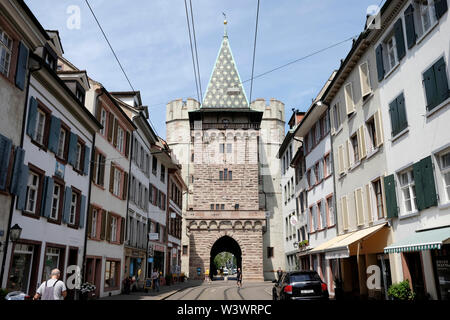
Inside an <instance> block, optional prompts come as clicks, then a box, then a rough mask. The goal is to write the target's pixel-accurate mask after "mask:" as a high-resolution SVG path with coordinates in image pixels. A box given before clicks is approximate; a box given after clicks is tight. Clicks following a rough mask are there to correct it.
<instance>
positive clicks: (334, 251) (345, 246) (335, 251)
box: [325, 223, 386, 259]
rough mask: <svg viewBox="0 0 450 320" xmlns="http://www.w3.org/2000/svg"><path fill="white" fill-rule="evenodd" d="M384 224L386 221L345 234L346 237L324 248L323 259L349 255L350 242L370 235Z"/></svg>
mask: <svg viewBox="0 0 450 320" xmlns="http://www.w3.org/2000/svg"><path fill="white" fill-rule="evenodd" d="M385 225H386V223H383V224H379V225H377V226H374V227H370V228H366V229H362V230H358V231H354V232H352V233H349V234H347V237H345V238H343V239H342V240H340V241H338V242H335V243H334V244H333V245H331V246H329V247H328V248H326V252H325V259H338V258H348V257H349V256H350V248H349V246H350V245H351V244H353V243H356V242H358V241H362V240H364V239H365V238H368V237H370V236H372V235H373V234H375V233H376V232H378V231H379V230H381V229H382V228H383V227H384V226H385Z"/></svg>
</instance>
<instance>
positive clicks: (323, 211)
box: [320, 199, 328, 229]
mask: <svg viewBox="0 0 450 320" xmlns="http://www.w3.org/2000/svg"><path fill="white" fill-rule="evenodd" d="M320 217H321V220H322V229H324V228H326V227H327V225H328V221H327V210H326V201H325V200H324V199H322V201H321V203H320Z"/></svg>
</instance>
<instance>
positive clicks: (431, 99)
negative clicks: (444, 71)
mask: <svg viewBox="0 0 450 320" xmlns="http://www.w3.org/2000/svg"><path fill="white" fill-rule="evenodd" d="M423 84H424V86H425V95H426V98H427V110H432V109H433V108H434V107H436V106H437V101H438V93H437V88H436V87H437V86H436V78H435V76H434V67H431V68H429V69H428V70H427V71H425V73H424V74H423Z"/></svg>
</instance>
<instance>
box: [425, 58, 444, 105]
mask: <svg viewBox="0 0 450 320" xmlns="http://www.w3.org/2000/svg"><path fill="white" fill-rule="evenodd" d="M423 83H424V87H425V94H426V100H427V110H428V111H430V110H432V109H434V108H435V107H437V106H438V105H439V104H440V103H442V102H443V101H445V100H446V99H448V97H449V88H448V79H447V68H446V64H445V60H444V57H442V58H440V59H439V60H438V61H437V62H436V63H435V64H434V65H433V66H431V67H430V68H429V69H428V70H426V71H425V72H424V74H423Z"/></svg>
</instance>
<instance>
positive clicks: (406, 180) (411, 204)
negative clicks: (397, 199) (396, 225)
mask: <svg viewBox="0 0 450 320" xmlns="http://www.w3.org/2000/svg"><path fill="white" fill-rule="evenodd" d="M398 181H399V183H400V192H401V196H402V210H401V213H402V214H408V213H411V212H413V211H416V210H417V204H416V203H417V201H416V187H415V184H414V174H413V170H412V169H410V170H407V171H403V172H401V173H399V175H398Z"/></svg>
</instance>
